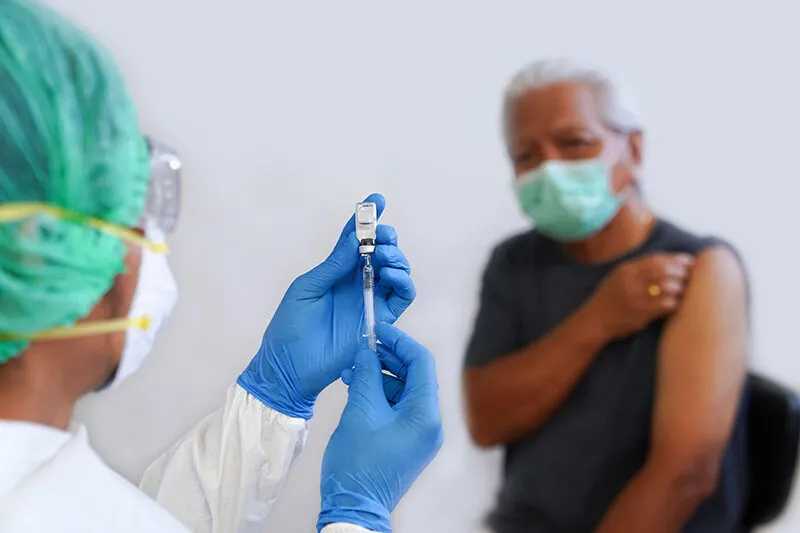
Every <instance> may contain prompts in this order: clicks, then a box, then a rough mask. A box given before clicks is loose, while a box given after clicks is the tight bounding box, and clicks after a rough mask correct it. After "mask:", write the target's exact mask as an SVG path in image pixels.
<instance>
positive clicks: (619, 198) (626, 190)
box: [608, 132, 636, 207]
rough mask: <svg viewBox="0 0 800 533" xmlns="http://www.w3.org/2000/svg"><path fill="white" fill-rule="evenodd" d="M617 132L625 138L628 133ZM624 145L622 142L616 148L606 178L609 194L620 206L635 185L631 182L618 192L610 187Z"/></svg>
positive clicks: (629, 196)
mask: <svg viewBox="0 0 800 533" xmlns="http://www.w3.org/2000/svg"><path fill="white" fill-rule="evenodd" d="M619 133H620V134H621V135H625V136H626V138H627V136H628V134H626V133H622V132H619ZM625 147H626V144H625V143H623V144H622V148H620V149H619V150H617V155H616V157H615V158H614V160H615V163H614V164H613V165H609V167H608V180H609V181H608V189H609V191H611V194H612V195H613V196H614V198H616V199H617V201H618V202H619V205H620V207H622V206H623V205H625V204H626V203H627V202H628V200H630V199H631V196H633V193H634V191H635V190H636V187H635V185H633V184H631V185H628V186H626V187H625V188H623V189H622V190H621V191H619V192H614V191H613V189H612V187H611V180H612V179H613V177H614V166H616V165H617V163H619V162H620V161H621V160H622V154H624V153H625Z"/></svg>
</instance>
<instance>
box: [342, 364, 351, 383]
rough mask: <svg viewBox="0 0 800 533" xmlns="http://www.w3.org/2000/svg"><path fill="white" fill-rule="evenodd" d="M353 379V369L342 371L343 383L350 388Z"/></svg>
mask: <svg viewBox="0 0 800 533" xmlns="http://www.w3.org/2000/svg"><path fill="white" fill-rule="evenodd" d="M352 379H353V369H352V368H345V369H344V370H342V382H343V383H344V384H345V385H347V386H348V387H349V386H350V381H351V380H352Z"/></svg>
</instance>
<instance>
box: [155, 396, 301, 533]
mask: <svg viewBox="0 0 800 533" xmlns="http://www.w3.org/2000/svg"><path fill="white" fill-rule="evenodd" d="M306 432H307V422H306V421H305V420H301V419H297V418H291V417H288V416H286V415H283V414H281V413H278V412H277V411H274V410H272V409H270V408H268V407H266V406H265V405H263V404H262V403H260V402H259V401H258V400H257V399H255V398H254V397H253V396H251V395H250V394H248V393H247V392H246V391H244V390H243V389H241V388H240V387H239V386H238V385H234V386H232V387H231V388H230V389H229V391H228V395H227V401H226V403H225V406H224V407H223V408H222V409H220V410H219V411H217V412H215V413H213V414H212V415H210V416H208V417H207V418H206V419H204V420H203V421H201V422H200V423H199V424H198V425H197V426H196V427H195V428H193V429H192V430H191V431H190V432H189V433H187V434H186V435H185V436H184V437H183V438H182V439H181V440H180V441H178V442H177V443H176V444H175V445H174V446H173V447H172V448H171V449H170V450H169V451H168V452H167V453H165V454H164V455H163V456H161V457H160V458H159V459H158V460H156V461H155V462H154V463H153V464H152V465H151V466H150V467H149V468H148V469H147V471H146V472H145V474H144V476H143V477H142V481H141V489H142V490H143V491H144V492H145V493H147V494H148V495H149V496H150V497H151V498H153V499H154V500H155V501H156V502H158V503H159V504H160V505H161V506H163V507H164V508H166V509H167V510H168V511H170V512H171V513H172V514H173V515H174V516H175V517H176V518H178V519H179V520H180V521H181V522H183V523H184V524H185V525H186V526H187V527H188V528H189V529H190V530H191V531H193V532H194V533H221V532H223V531H237V532H240V533H246V532H256V531H263V529H264V521H265V520H266V519H267V517H268V516H269V513H270V511H271V510H272V506H273V504H274V503H275V500H276V499H277V497H278V495H279V493H280V490H281V488H282V486H283V481H284V479H285V477H286V475H287V473H288V471H289V467H290V466H291V464H292V463H293V461H294V459H295V457H296V456H297V455H298V454H299V453H300V450H301V449H302V446H303V444H304V442H305V437H306Z"/></svg>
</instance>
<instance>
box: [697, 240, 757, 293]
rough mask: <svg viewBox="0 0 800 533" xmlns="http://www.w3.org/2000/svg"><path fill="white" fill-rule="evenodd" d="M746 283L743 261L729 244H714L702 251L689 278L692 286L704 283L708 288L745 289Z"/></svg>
mask: <svg viewBox="0 0 800 533" xmlns="http://www.w3.org/2000/svg"><path fill="white" fill-rule="evenodd" d="M746 284H747V280H746V276H745V273H744V267H743V265H742V261H741V259H740V257H739V255H738V254H737V253H736V252H735V251H734V250H733V249H732V248H731V247H730V246H728V245H718V246H713V247H711V248H708V249H706V250H704V251H702V252H700V253H699V254H698V255H697V258H696V261H695V265H694V268H693V269H692V275H691V278H690V280H689V285H690V287H691V286H692V285H698V286H700V285H702V286H705V287H707V289H708V290H714V289H734V290H735V289H737V288H741V289H744V288H745V286H746ZM698 288H700V287H698Z"/></svg>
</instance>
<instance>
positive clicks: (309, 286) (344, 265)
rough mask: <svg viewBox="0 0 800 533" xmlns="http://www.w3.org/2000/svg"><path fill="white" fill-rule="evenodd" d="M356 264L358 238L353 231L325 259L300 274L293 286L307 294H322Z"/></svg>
mask: <svg viewBox="0 0 800 533" xmlns="http://www.w3.org/2000/svg"><path fill="white" fill-rule="evenodd" d="M357 266H358V239H356V235H355V233H350V234H349V235H348V236H347V238H345V240H344V241H343V242H342V243H340V244H338V245H337V246H336V248H335V249H334V250H333V252H332V253H331V255H329V256H328V258H327V259H326V260H325V261H323V262H322V263H320V264H319V265H318V266H316V267H314V268H313V269H311V270H310V271H309V272H307V273H306V274H303V275H302V276H300V277H299V278H298V279H297V280H296V281H295V286H296V287H299V288H301V289H302V290H303V292H304V293H305V294H306V295H308V296H317V297H318V296H322V295H323V294H325V293H326V292H327V291H328V290H330V288H331V287H333V286H334V285H335V284H336V283H338V282H339V281H340V280H341V279H342V278H344V277H345V276H347V275H348V274H352V273H353V271H354V270H355V269H356V267H357Z"/></svg>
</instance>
